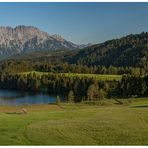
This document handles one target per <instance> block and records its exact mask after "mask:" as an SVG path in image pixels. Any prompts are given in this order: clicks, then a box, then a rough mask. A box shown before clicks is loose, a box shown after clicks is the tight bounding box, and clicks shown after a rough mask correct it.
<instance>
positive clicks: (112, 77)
mask: <svg viewBox="0 0 148 148" xmlns="http://www.w3.org/2000/svg"><path fill="white" fill-rule="evenodd" d="M33 73H35V74H37V75H43V74H45V75H46V74H52V73H49V72H38V71H30V72H23V73H20V74H22V75H27V74H33ZM56 74H57V75H61V76H65V77H73V78H74V77H79V78H93V79H96V80H104V81H113V80H116V81H119V80H121V78H122V75H109V74H79V73H56Z"/></svg>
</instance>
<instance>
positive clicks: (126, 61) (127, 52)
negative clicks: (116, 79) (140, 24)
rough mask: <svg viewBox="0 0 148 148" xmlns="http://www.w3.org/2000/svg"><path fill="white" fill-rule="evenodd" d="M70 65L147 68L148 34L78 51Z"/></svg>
mask: <svg viewBox="0 0 148 148" xmlns="http://www.w3.org/2000/svg"><path fill="white" fill-rule="evenodd" d="M68 61H69V62H70V63H79V64H82V65H103V66H110V65H112V66H124V67H125V66H128V67H129V66H132V67H144V68H146V67H148V33H147V32H146V33H144V32H142V33H141V34H136V35H133V34H131V35H128V36H126V37H123V38H121V39H114V40H110V41H106V42H104V43H102V44H97V45H93V46H91V47H89V48H85V49H83V50H80V51H79V52H78V53H77V54H76V55H74V56H73V57H72V58H69V59H68Z"/></svg>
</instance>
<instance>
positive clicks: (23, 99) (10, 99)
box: [0, 90, 64, 105]
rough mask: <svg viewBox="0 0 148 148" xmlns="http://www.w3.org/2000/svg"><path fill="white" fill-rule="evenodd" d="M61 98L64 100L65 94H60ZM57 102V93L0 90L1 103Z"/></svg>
mask: <svg viewBox="0 0 148 148" xmlns="http://www.w3.org/2000/svg"><path fill="white" fill-rule="evenodd" d="M60 98H61V101H64V97H63V96H60ZM55 102H56V96H55V95H48V94H43V93H41V94H37V93H28V92H21V91H12V90H0V105H24V104H47V103H55Z"/></svg>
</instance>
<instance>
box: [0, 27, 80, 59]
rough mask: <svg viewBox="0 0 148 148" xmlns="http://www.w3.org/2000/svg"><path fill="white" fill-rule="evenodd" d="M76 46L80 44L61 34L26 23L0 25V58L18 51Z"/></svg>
mask: <svg viewBox="0 0 148 148" xmlns="http://www.w3.org/2000/svg"><path fill="white" fill-rule="evenodd" d="M76 48H79V46H78V45H76V44H74V43H72V42H70V41H67V40H66V39H64V38H62V37H61V36H60V35H57V34H54V35H49V34H48V33H46V32H43V31H41V30H39V29H38V28H36V27H32V26H24V25H20V26H17V27H15V28H12V27H0V59H4V58H6V57H10V56H12V55H15V54H18V53H27V52H33V51H44V50H46V51H53V50H58V49H71V50H72V49H76Z"/></svg>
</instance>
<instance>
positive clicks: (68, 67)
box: [0, 60, 147, 75]
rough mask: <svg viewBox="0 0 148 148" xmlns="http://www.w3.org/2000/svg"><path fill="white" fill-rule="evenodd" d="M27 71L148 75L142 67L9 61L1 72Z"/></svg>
mask: <svg viewBox="0 0 148 148" xmlns="http://www.w3.org/2000/svg"><path fill="white" fill-rule="evenodd" d="M27 71H40V72H52V73H84V74H115V75H116V74H118V75H122V74H132V75H133V74H134V75H143V74H145V73H147V72H146V71H145V69H144V68H140V67H114V66H111V65H110V66H108V67H105V66H100V65H99V66H86V65H78V64H68V63H58V64H51V63H48V62H45V63H41V62H29V61H23V60H21V61H15V60H14V61H13V60H7V61H4V62H1V64H0V72H7V73H20V72H27Z"/></svg>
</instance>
